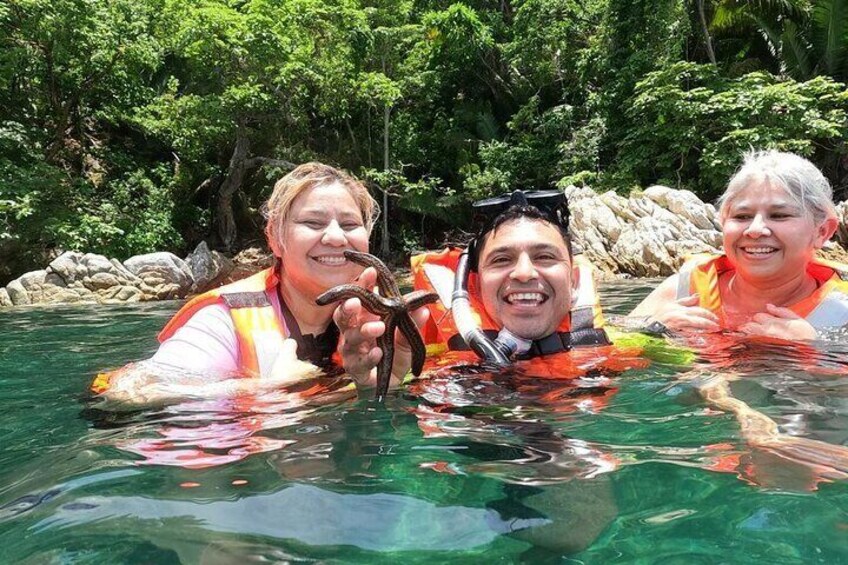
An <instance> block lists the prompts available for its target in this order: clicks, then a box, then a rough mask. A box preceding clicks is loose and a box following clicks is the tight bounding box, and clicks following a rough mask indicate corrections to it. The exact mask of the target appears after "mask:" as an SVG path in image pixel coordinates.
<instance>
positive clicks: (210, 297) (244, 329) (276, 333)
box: [158, 267, 291, 377]
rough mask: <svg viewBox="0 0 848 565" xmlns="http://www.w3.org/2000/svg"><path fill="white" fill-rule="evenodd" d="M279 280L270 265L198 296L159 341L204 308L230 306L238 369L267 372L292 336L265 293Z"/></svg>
mask: <svg viewBox="0 0 848 565" xmlns="http://www.w3.org/2000/svg"><path fill="white" fill-rule="evenodd" d="M279 281H280V279H279V276H278V275H277V270H276V269H275V268H273V267H271V268H268V269H265V270H264V271H260V272H258V273H256V274H255V275H252V276H250V277H247V278H246V279H242V280H240V281H236V282H234V283H231V284H228V285H225V286H222V287H220V288H216V289H213V290H210V291H208V292H205V293H203V294H201V295H199V296H195V297H194V298H192V299H191V300H189V301H188V302H187V303H186V304H185V305H184V306H183V307H182V308H180V310H179V312H177V313H176V314H175V315H174V317H173V318H171V321H170V322H168V323H167V324H166V325H165V327H164V328H163V329H162V331H161V332H159V336H158V339H159V342H160V343H161V342H163V341H165V340H167V339H168V338H170V337H171V336H173V335H174V333H176V331H177V330H178V329H180V328H181V327H183V326H184V325H185V324H186V322H188V321H189V319H190V318H191V317H192V316H194V314H195V313H196V312H197V311H198V310H200V309H201V308H204V307H206V306H209V305H212V304H218V303H223V304H225V305H226V306H227V307H228V308H229V311H230V317H231V318H232V320H233V325H234V327H235V331H236V337H237V339H238V362H239V369H240V370H241V371H242V372H244V373H245V375H246V376H254V377H256V376H260V375H262V374H265V373H267V372H268V371H270V369H271V366H270V364H271V363H273V361H274V359H276V357H277V354H279V351H280V348H281V347H282V344H283V340H285V339H286V338H287V337H289V335H291V331H290V330H289V329H288V328H287V327H286V325H285V322H284V321H282V320H280V318H279V316H278V315H277V313H276V311H275V310H274V306H273V305H272V304H271V301H270V300H268V295H267V294H266V291H272V292H274V291H276V288H277V285H278V284H279Z"/></svg>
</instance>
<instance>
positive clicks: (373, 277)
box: [354, 267, 377, 290]
mask: <svg viewBox="0 0 848 565" xmlns="http://www.w3.org/2000/svg"><path fill="white" fill-rule="evenodd" d="M354 282H356V284H358V285H359V286H361V287H362V288H364V289H365V290H371V289H373V288H374V287H375V286H377V269H375V268H374V267H366V269H365V270H364V271H362V273H361V274H360V275H359V276H358V277H356V279H355V281H354Z"/></svg>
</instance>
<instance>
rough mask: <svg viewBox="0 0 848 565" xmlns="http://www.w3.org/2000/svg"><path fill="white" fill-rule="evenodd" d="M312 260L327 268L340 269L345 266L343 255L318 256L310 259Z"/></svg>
mask: <svg viewBox="0 0 848 565" xmlns="http://www.w3.org/2000/svg"><path fill="white" fill-rule="evenodd" d="M312 260H313V261H315V262H316V263H319V264H321V265H325V266H327V267H341V266H344V265H346V264H347V259H345V258H344V255H318V256H316V257H312Z"/></svg>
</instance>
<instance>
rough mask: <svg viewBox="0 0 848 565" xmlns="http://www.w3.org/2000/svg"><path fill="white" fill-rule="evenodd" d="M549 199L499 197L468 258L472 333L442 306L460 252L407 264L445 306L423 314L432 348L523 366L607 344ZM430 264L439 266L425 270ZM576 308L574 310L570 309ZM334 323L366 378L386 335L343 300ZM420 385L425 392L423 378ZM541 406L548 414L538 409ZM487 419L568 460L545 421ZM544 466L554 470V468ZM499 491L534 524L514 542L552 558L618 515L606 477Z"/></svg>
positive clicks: (350, 361)
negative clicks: (488, 355) (475, 320)
mask: <svg viewBox="0 0 848 565" xmlns="http://www.w3.org/2000/svg"><path fill="white" fill-rule="evenodd" d="M548 196H551V197H554V195H552V194H549V195H548ZM531 197H532V196H531ZM552 200H553V201H552V202H550V204H551V206H543V205H531V204H530V203H529V202H528V199H527V198H526V197H525V195H524V194H522V193H517V195H513V196H512V197H511V198H510V197H507V198H506V200H504V201H502V202H500V203H499V204H502V205H501V206H500V209H498V210H494V214H492V216H493V217H492V218H491V219H490V221H489V222H488V224H487V225H486V226H485V227H484V228H483V229H482V230H481V231H480V233H479V235H478V237H477V238H476V240H475V241H474V242H473V243H472V244H471V245H470V249H469V250H468V252H467V253H468V255H469V256H470V257H471V259H470V261H469V263H470V264H471V265H472V267H471V269H472V270H473V271H474V274H473V276H472V277H471V282H470V285H469V291H468V294H469V295H470V302H469V304H468V306H469V307H470V308H472V309H473V308H475V307H476V309H477V312H476V313H475V314H476V316H477V317H479V319H481V321H482V323H481V324H480V326H478V327H476V328H472V330H476V331H470V332H469V331H464V330H466V328H458V327H457V326H462V325H463V324H462V323H457V324H455V323H454V322H453V320H452V317H451V315H450V312H448V310H447V308H446V306H445V304H447V303H449V300H448V298H449V297H450V295H449V294H448V295H446V291H445V287H448V288H452V287H453V278H454V276H455V275H456V276H463V273H462V272H461V271H462V269H459V270H460V273H459V274H457V273H456V269H455V267H456V260H457V258H458V256H459V255H460V253H459V252H458V251H456V250H453V251H446V252H444V253H437V254H429V256H423V257H421V256H420V257H417V258H414V259H413V271H414V273H415V275H416V288H419V289H423V288H426V289H427V290H433V289H436V290H437V291H439V294H440V295H441V296H442V300H443V304H441V305H433V306H431V307H430V318H429V320H428V321H427V323H426V325H425V328H424V332H423V333H424V336H425V341H427V342H428V344H429V347H430V349H431V350H436V349H439V348H441V349H442V350H444V349H445V348H448V349H455V350H461V349H468V347H469V346H470V347H472V348H474V350H475V351H477V352H478V353H479V352H481V351H495V350H497V351H501V353H500V355H501V356H502V357H503V358H504V359H509V358H511V357H513V356H515V355H518V356H519V357H521V358H522V359H527V358H532V357H543V356H547V355H551V354H554V353H562V352H565V351H569V350H570V349H571V348H572V347H575V346H581V345H589V346H597V345H609V341H608V340H607V338H606V334H605V333H604V331H603V329H602V328H601V327H600V321H601V317H600V315H599V311H598V310H597V304H596V301H595V300H594V297H593V295H592V296H591V298H588V299H587V293H585V292H581V289H580V288H578V289H577V291H576V294H575V288H574V287H575V281H576V280H577V278H580V279H582V280H583V282H584V283H585V282H586V280H585V273H581V274H582V275H583V276H581V274H578V273H575V270H574V265H573V262H572V253H571V242H570V239H569V237H568V232H567V225H568V224H567V210H566V209H565V201H564V197H563V195H562V194H561V193H557V194H556V196H555V197H554V198H552ZM563 211H564V213H563ZM430 259H432V261H430ZM428 265H434V266H435V267H438V268H435V269H428V268H427V266H428ZM440 274H443V275H446V280H439V278H440ZM447 279H450V280H447ZM589 282H590V281H589ZM578 286H579V285H578ZM582 290H586V289H585V288H584V289H582ZM589 294H591V293H589ZM454 296H456V293H454ZM575 298H577V299H576V300H575ZM575 303H576V304H577V305H578V308H575V307H574V306H575ZM455 312H456V310H455ZM596 314H597V316H596ZM461 316H462V314H460V317H461ZM335 320H336V323H337V324H338V326H339V328H340V330H341V332H342V340H343V341H342V345H341V348H340V350H341V352H342V355H343V356H344V357H345V366H346V368H347V369H348V370H360V371H362V372H363V374H365V373H367V372H368V371H372V370H373V369H374V367H375V366H376V364H377V362H378V361H379V359H380V356H381V354H382V353H381V351H380V350H379V348H377V347H376V341H375V340H376V338H377V337H378V336H379V335H381V334H382V332H383V331H384V329H385V327H384V325H383V324H382V322H379V321H376V320H375V319H374V318H373V317H372V316H371V315H370V314H369V313H368V312H366V311H365V310H363V308H362V306H361V304H360V303H359V301H358V300H356V299H351V300H348V301H346V302H345V303H343V304H342V305H341V306H340V307H339V308H338V309H337V311H336V314H335ZM503 330H506V332H504V331H503ZM460 333H461V334H462V335H463V336H466V335H467V336H469V337H468V338H467V339H468V341H470V342H471V343H469V344H467V345H466V342H465V341H464V340H463V339H462V338H460ZM494 336H498V338H497V339H495V337H494ZM434 345H435V346H437V347H433V346H434ZM493 355H494V354H493ZM566 356H568V355H566ZM598 357H602V356H598ZM490 360H491V359H490ZM561 384H562V383H560V385H561ZM422 386H426V381H424V383H423V384H422ZM442 408H444V409H446V410H451V409H452V408H453V407H451V406H444V407H442ZM539 409H540V411H542V412H544V411H545V410H546V409H545V407H544V406H543V405H542V404H541V403H540V405H539ZM458 417H459V416H458ZM463 417H464V416H463ZM469 417H471V418H476V417H475V416H469ZM493 417H494V418H495V419H496V420H497V422H496V423H497V424H498V426H499V427H504V428H510V429H513V428H514V431H515V433H516V434H517V435H519V436H523V435H524V434H525V433H529V435H528V436H527V439H526V441H527V442H528V446H529V447H530V448H531V449H536V448H538V447H539V446H540V445H541V446H543V450H544V451H546V452H551V456H552V461H553V460H555V459H556V458H557V457H559V456H561V455H562V454H567V453H573V450H572V449H571V447H570V444H569V443H568V441H569V440H568V439H567V438H564V437H562V436H560V435H559V434H558V433H557V432H556V431H555V430H554V429H552V428H551V427H550V426H549V425H547V424H545V423H544V422H541V421H540V422H526V421H513V420H511V419H509V418H508V417H505V418H500V417H498V416H493ZM481 418H482V419H481V420H480V421H479V422H476V423H475V424H474V425H473V426H472V427H474V426H476V425H477V424H480V425H482V426H491V425H492V423H493V422H489V421H488V418H490V416H485V415H483V416H481ZM426 424H427V423H426V422H425V421H422V423H421V425H423V426H426ZM458 433H459V434H460V435H459V438H458V439H460V440H471V441H472V442H473V438H465V437H462V432H461V431H459V432H458ZM554 452H555V453H554ZM575 457H577V456H575ZM516 464H517V463H516ZM547 465H554V466H556V465H555V464H554V463H552V462H550V463H548V464H547ZM577 466H578V467H583V466H581V465H577ZM585 467H591V468H592V469H594V471H592V472H589V473H588V474H587V476H586V477H588V476H591V475H592V474H593V473H597V472H602V471H601V470H600V468H595V467H592V465H589V464H588V463H587V464H586V465H585ZM560 471H561V469H560ZM531 484H532V483H531ZM504 490H505V495H506V496H507V498H508V499H509V500H511V501H512V504H513V505H514V507H516V508H524V510H523V511H521V510H518V511H519V512H523V513H527V512H529V513H530V514H528V515H530V516H535V517H538V518H539V519H538V520H537V521H536V522H535V523H533V524H532V525H531V526H530V527H528V526H527V524H528V522H526V521H522V520H519V521H518V522H516V523H517V524H519V523H520V524H524V525H523V526H521V529H520V530H519V529H517V530H516V531H515V532H513V535H515V536H516V537H519V538H521V539H524V540H526V541H530V542H531V543H533V544H534V545H536V546H538V547H544V548H547V549H548V550H553V551H556V552H560V553H562V552H566V553H572V552H575V551H579V550H582V549H584V548H585V547H586V546H588V544H589V543H591V541H592V540H594V539H595V538H596V537H597V536H598V535H599V534H600V533H601V532H602V531H603V530H604V529H605V528H606V527H607V525H608V524H609V523H610V521H611V520H612V519H613V517H614V516H615V513H616V507H615V503H614V500H613V496H612V492H611V488H610V483H609V480H608V479H607V478H605V477H598V478H594V479H589V478H583V479H581V480H566V481H563V482H558V483H556V484H554V485H548V487H546V489H545V490H539V489H537V488H534V487H532V486H517V485H506V486H504ZM516 517H522V516H516Z"/></svg>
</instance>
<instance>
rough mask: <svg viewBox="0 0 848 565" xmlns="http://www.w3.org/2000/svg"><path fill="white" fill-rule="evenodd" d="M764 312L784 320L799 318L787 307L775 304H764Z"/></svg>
mask: <svg viewBox="0 0 848 565" xmlns="http://www.w3.org/2000/svg"><path fill="white" fill-rule="evenodd" d="M766 312H768V313H769V314H771V315H772V316H774V317H776V318H783V319H785V320H798V319H800V318H801V316H799V315H798V314H796V313H795V312H793V311H792V310H790V309H789V308H783V307H782V306H775V305H774V304H766Z"/></svg>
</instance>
